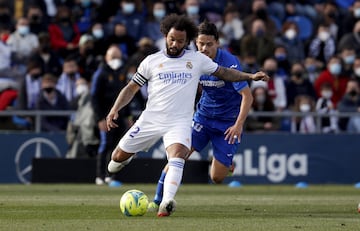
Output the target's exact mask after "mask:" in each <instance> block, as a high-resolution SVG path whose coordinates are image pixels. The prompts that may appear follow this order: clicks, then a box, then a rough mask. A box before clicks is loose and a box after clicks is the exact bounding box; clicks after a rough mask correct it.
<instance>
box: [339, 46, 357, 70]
mask: <svg viewBox="0 0 360 231" xmlns="http://www.w3.org/2000/svg"><path fill="white" fill-rule="evenodd" d="M355 57H356V54H355V49H354V48H353V47H352V46H351V45H349V46H347V47H343V48H342V50H341V51H340V58H341V60H342V63H343V74H344V75H345V76H352V75H353V64H354V61H355Z"/></svg>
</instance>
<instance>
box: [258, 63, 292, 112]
mask: <svg viewBox="0 0 360 231" xmlns="http://www.w3.org/2000/svg"><path fill="white" fill-rule="evenodd" d="M277 68H278V67H277V63H276V60H275V59H274V58H268V59H266V60H265V61H264V64H263V67H262V70H263V71H264V72H265V73H266V74H267V75H268V76H269V77H270V80H269V81H268V82H261V83H260V82H253V83H252V87H257V86H264V87H266V88H267V90H268V94H269V95H270V98H271V99H272V101H273V103H274V105H275V109H276V111H282V110H284V109H285V108H286V105H287V103H286V89H285V82H284V80H283V79H282V78H281V77H280V76H279V75H277V74H276V73H277Z"/></svg>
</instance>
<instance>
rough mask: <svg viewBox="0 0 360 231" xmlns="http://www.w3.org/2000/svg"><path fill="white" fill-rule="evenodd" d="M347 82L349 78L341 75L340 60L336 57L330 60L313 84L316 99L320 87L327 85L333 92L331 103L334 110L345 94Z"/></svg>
mask: <svg viewBox="0 0 360 231" xmlns="http://www.w3.org/2000/svg"><path fill="white" fill-rule="evenodd" d="M348 80H349V76H344V75H343V74H342V65H341V60H340V58H338V57H336V56H334V57H332V58H330V60H329V62H328V63H327V66H326V69H325V70H324V71H322V72H321V73H320V75H319V77H318V78H317V79H316V80H315V82H314V88H315V92H316V95H317V97H320V93H321V85H322V84H324V83H329V84H330V85H331V87H332V91H333V96H332V97H331V101H332V103H333V104H334V105H335V108H336V106H337V103H338V102H339V100H340V99H341V98H342V97H343V95H344V93H345V90H346V84H347V82H348Z"/></svg>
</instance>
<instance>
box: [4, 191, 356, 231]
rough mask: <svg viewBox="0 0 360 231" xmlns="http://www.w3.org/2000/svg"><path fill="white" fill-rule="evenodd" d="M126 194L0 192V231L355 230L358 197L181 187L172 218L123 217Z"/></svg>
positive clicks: (347, 193) (343, 193)
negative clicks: (122, 210) (122, 206)
mask: <svg viewBox="0 0 360 231" xmlns="http://www.w3.org/2000/svg"><path fill="white" fill-rule="evenodd" d="M129 189H139V190H142V191H144V192H145V193H146V194H147V195H148V197H149V199H152V197H153V195H154V190H155V185H153V184H125V185H123V186H121V187H118V188H110V187H108V186H95V185H86V184H70V185H69V184H66V185H65V184H50V185H40V184H33V185H0V230H11V231H12V230H22V231H23V230H26V231H31V230H71V231H75V230H128V231H137V230H141V231H143V230H154V231H161V230H165V231H169V230H186V231H193V230H206V231H208V230H217V231H219V230H229V231H232V230H246V231H248V230H256V231H258V230H266V231H271V230H276V231H281V230H286V231H289V230H306V231H307V230H316V231H322V230H324V231H325V230H326V231H329V230H346V231H347V230H360V214H359V213H358V212H357V205H358V203H360V190H359V189H355V188H354V187H353V186H352V185H310V187H309V188H306V189H298V188H295V187H294V186H292V185H286V186H284V185H271V186H270V185H245V186H243V187H240V188H229V187H227V186H226V185H191V184H188V185H187V184H184V185H182V186H181V187H180V189H179V192H178V194H177V196H176V201H177V209H176V212H175V213H174V214H172V216H170V217H163V218H158V217H156V214H155V213H147V214H145V215H144V216H143V217H125V216H123V215H122V214H121V213H120V209H119V200H120V197H121V195H122V194H123V193H124V192H125V191H127V190H129Z"/></svg>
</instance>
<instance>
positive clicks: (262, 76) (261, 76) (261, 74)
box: [250, 71, 270, 81]
mask: <svg viewBox="0 0 360 231" xmlns="http://www.w3.org/2000/svg"><path fill="white" fill-rule="evenodd" d="M250 78H251V79H252V80H255V81H258V80H262V81H269V79H270V77H269V76H268V75H267V74H266V73H265V72H262V71H259V72H256V73H255V74H252V75H251V77H250Z"/></svg>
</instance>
